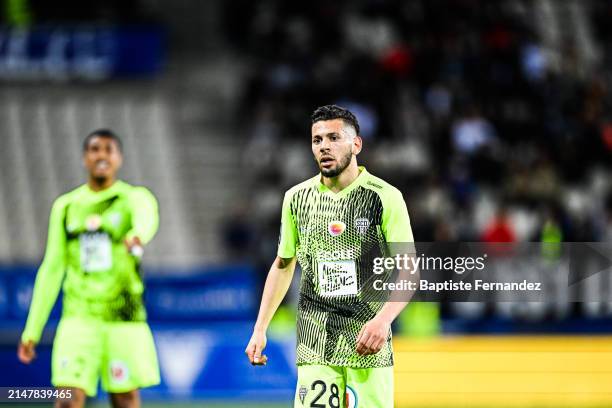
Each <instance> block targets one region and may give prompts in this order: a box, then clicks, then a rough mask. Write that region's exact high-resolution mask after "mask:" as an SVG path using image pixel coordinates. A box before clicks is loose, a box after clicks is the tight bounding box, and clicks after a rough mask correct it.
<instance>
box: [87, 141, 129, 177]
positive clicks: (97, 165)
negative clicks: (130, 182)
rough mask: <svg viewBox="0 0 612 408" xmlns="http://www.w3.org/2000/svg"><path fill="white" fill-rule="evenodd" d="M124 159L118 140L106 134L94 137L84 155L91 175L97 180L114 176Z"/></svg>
mask: <svg viewBox="0 0 612 408" xmlns="http://www.w3.org/2000/svg"><path fill="white" fill-rule="evenodd" d="M122 161H123V157H122V155H121V150H119V145H118V144H117V142H116V141H115V140H113V139H111V138H109V137H104V136H96V137H94V138H92V139H91V140H90V141H89V145H88V146H87V150H85V153H84V156H83V162H84V164H85V168H86V169H87V170H88V171H89V175H90V176H91V177H92V178H94V179H97V180H108V179H112V178H114V177H115V174H117V171H118V170H119V168H120V167H121V163H122Z"/></svg>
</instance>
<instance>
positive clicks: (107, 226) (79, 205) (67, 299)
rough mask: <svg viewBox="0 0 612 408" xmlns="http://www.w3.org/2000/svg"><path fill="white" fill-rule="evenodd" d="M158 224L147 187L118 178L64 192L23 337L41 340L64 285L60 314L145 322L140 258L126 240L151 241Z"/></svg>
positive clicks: (51, 222) (53, 213) (55, 212)
mask: <svg viewBox="0 0 612 408" xmlns="http://www.w3.org/2000/svg"><path fill="white" fill-rule="evenodd" d="M158 225H159V216H158V207H157V200H156V199H155V197H154V196H153V194H151V192H150V191H149V190H147V189H146V188H144V187H136V186H131V185H129V184H127V183H124V182H123V181H116V182H115V183H114V184H113V185H112V186H111V187H109V188H107V189H106V190H102V191H98V192H96V191H93V190H91V189H90V188H89V186H88V185H87V184H85V185H82V186H81V187H79V188H77V189H75V190H73V191H71V192H69V193H66V194H64V195H62V196H60V197H59V198H58V199H57V200H56V201H55V203H54V204H53V208H52V209H51V217H50V219H49V236H48V239H47V249H46V252H45V259H44V261H43V263H42V265H41V266H40V269H39V270H38V274H37V276H36V283H35V285H34V293H33V295H32V304H31V305H30V313H29V315H28V320H27V323H26V327H25V330H24V332H23V334H22V340H23V341H28V340H33V341H34V342H38V341H39V340H40V336H41V334H42V330H43V327H44V326H45V324H46V322H47V318H48V317H49V313H50V311H51V309H52V307H53V304H54V303H55V301H56V299H57V296H58V293H59V290H60V287H63V293H64V296H63V310H62V317H75V316H78V317H80V318H89V319H95V320H104V321H144V320H145V319H146V312H145V308H144V304H143V301H142V294H143V291H144V285H143V282H142V279H141V276H140V274H139V271H138V266H139V265H138V264H139V260H138V259H137V258H135V257H134V256H132V255H131V254H130V253H129V252H128V250H127V248H126V246H125V244H124V241H125V239H126V238H131V237H134V236H137V237H138V238H140V240H141V242H142V244H143V245H144V244H147V243H148V242H149V241H150V240H151V239H153V236H154V235H155V233H156V232H157V227H158Z"/></svg>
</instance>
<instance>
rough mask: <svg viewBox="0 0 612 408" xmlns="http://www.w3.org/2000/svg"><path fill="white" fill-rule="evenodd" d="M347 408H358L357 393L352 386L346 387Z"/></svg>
mask: <svg viewBox="0 0 612 408" xmlns="http://www.w3.org/2000/svg"><path fill="white" fill-rule="evenodd" d="M345 399H346V408H357V402H358V401H357V393H356V392H355V390H354V389H352V388H351V387H350V386H348V385H347V386H346V395H345Z"/></svg>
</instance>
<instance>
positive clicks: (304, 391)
mask: <svg viewBox="0 0 612 408" xmlns="http://www.w3.org/2000/svg"><path fill="white" fill-rule="evenodd" d="M306 394H308V389H307V388H306V387H304V386H303V385H301V386H300V390H299V391H298V396H299V397H300V402H301V403H302V405H304V399H306Z"/></svg>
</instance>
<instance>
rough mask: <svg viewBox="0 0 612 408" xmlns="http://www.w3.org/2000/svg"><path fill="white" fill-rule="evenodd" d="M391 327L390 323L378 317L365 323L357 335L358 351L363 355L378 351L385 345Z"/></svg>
mask: <svg viewBox="0 0 612 408" xmlns="http://www.w3.org/2000/svg"><path fill="white" fill-rule="evenodd" d="M390 329H391V325H390V324H389V323H387V322H386V321H384V320H382V319H380V318H377V317H375V318H374V319H372V320H370V321H369V322H367V323H366V324H364V325H363V327H362V328H361V331H360V332H359V335H358V336H357V353H359V354H361V355H362V356H367V355H370V354H376V353H378V352H379V351H380V350H381V349H382V348H383V346H384V345H385V342H386V341H387V338H388V337H389V330H390Z"/></svg>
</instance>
